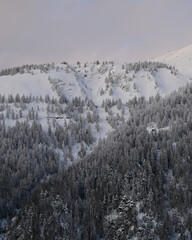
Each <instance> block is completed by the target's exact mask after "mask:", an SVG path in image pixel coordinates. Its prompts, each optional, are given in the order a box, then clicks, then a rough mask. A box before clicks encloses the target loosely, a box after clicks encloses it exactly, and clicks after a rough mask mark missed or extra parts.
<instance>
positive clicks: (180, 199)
mask: <svg viewBox="0 0 192 240" xmlns="http://www.w3.org/2000/svg"><path fill="white" fill-rule="evenodd" d="M191 101H192V85H188V86H187V87H186V88H185V89H182V90H180V91H179V92H178V93H174V94H171V96H170V97H167V98H164V99H163V98H161V97H156V98H153V99H151V102H150V103H147V102H146V101H145V100H144V99H143V98H140V99H138V101H134V100H133V101H130V111H131V117H130V119H129V120H128V122H127V123H126V124H124V125H122V126H121V128H119V129H118V130H117V131H115V132H114V133H113V134H111V135H110V136H109V137H108V138H107V139H106V140H104V141H102V142H100V143H99V145H98V147H97V148H96V149H95V150H94V151H93V152H92V154H91V155H90V156H88V157H86V158H85V159H84V160H82V161H81V162H79V163H78V164H75V165H73V166H72V167H70V168H68V169H67V170H64V171H61V172H60V173H59V174H58V175H56V176H53V177H52V178H50V180H49V181H48V182H47V183H44V184H41V185H40V186H39V187H38V188H37V189H36V190H35V191H34V192H33V194H32V196H31V198H30V199H29V201H28V203H27V204H26V205H25V206H24V207H23V208H22V209H21V211H20V212H19V213H18V214H17V217H16V218H14V219H13V220H12V221H11V222H10V224H9V231H8V233H7V239H8V240H13V239H28V238H31V237H32V238H34V239H45V240H48V239H70V240H77V239H84V240H88V239H90V240H94V239H98V240H99V239H105V240H117V239H118V240H125V239H130V240H134V239H146V240H148V239H151V240H153V239H158V240H168V239H172V240H178V239H187V240H190V239H191V236H192V221H191V219H192V212H191V206H192V195H191V192H192V181H191V180H192V178H191V171H192V164H191V159H192V151H191V144H192V142H191V141H192V138H191V136H192V120H191V119H192V116H191Z"/></svg>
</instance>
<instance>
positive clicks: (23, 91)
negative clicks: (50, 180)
mask: <svg viewBox="0 0 192 240" xmlns="http://www.w3.org/2000/svg"><path fill="white" fill-rule="evenodd" d="M189 49H191V48H190V47H189ZM180 52H181V54H180V55H179V54H177V53H174V54H173V53H172V54H169V55H168V56H164V57H161V58H160V59H159V60H158V59H157V60H156V62H147V61H145V62H136V63H130V64H117V63H114V62H103V63H99V62H98V61H97V62H94V63H84V64H82V63H80V62H78V63H77V64H75V65H69V64H68V63H66V62H63V63H61V64H54V63H52V64H42V65H25V66H22V67H16V68H12V69H5V70H2V71H1V72H0V84H1V89H0V94H1V96H0V121H1V122H3V121H4V122H5V123H6V126H14V125H15V124H16V121H19V122H24V121H27V122H29V123H30V122H32V121H33V120H34V119H35V120H38V122H39V123H40V124H41V125H42V127H43V129H44V130H45V131H48V130H49V128H51V129H53V131H54V132H55V131H57V128H58V127H59V126H60V127H62V128H63V129H64V132H65V134H64V133H63V136H62V137H59V136H58V138H60V139H62V140H61V141H63V139H65V141H64V142H65V144H64V145H65V146H63V147H61V146H62V144H60V145H59V146H60V147H59V149H58V152H59V154H60V158H61V159H64V158H65V157H64V155H66V161H65V162H71V161H72V159H75V160H76V159H79V158H81V157H82V156H81V153H80V152H81V150H82V148H83V152H84V153H83V156H84V155H85V154H88V153H90V151H91V150H92V147H93V146H95V145H97V142H98V141H99V139H102V138H104V137H106V136H107V135H108V133H109V132H111V131H112V130H113V129H116V128H117V127H118V126H119V125H120V124H121V123H123V122H124V121H125V120H127V119H128V117H129V108H128V106H129V103H128V101H129V100H130V99H133V98H134V97H141V96H144V97H145V98H146V99H149V98H150V97H151V96H155V95H156V94H157V93H159V94H160V95H163V96H165V95H166V94H169V93H171V92H173V91H174V90H177V89H178V88H179V87H181V86H183V85H185V84H186V83H187V82H189V81H190V78H189V71H184V69H183V68H181V69H182V71H180V68H179V69H177V67H175V66H173V65H172V59H174V56H175V55H178V56H181V57H179V58H178V59H180V61H178V63H181V65H182V64H183V62H184V61H185V58H184V57H183V56H185V57H186V56H187V57H188V58H189V55H190V54H189V53H187V49H186V50H180V51H179V52H178V53H180ZM187 54H188V55H187ZM160 60H161V61H163V62H164V63H161V62H160ZM173 63H175V62H174V61H173ZM179 66H180V65H179ZM81 121H83V122H84V125H83V124H81V126H79V122H81ZM72 128H73V129H74V131H72ZM80 129H81V130H80ZM82 129H83V131H84V132H83V133H82ZM57 132H59V131H57ZM77 132H78V133H77ZM79 134H80V135H81V137H79ZM86 134H88V135H90V136H89V138H91V140H90V139H89V140H88V137H86ZM77 135H78V136H77ZM66 139H67V140H66ZM68 139H70V141H68ZM77 139H78V140H77ZM69 142H70V143H69ZM82 144H83V145H82ZM66 146H67V152H70V151H69V149H71V152H70V154H69V153H68V154H66ZM84 148H85V151H84Z"/></svg>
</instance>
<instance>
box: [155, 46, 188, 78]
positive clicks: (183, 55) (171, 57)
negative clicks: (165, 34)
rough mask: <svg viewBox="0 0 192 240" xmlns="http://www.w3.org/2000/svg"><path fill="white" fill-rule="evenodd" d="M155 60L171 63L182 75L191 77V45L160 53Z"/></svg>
mask: <svg viewBox="0 0 192 240" xmlns="http://www.w3.org/2000/svg"><path fill="white" fill-rule="evenodd" d="M155 61H160V62H164V63H167V64H171V65H173V66H175V67H176V68H177V69H178V70H179V71H180V72H182V73H183V74H184V75H186V76H187V77H190V78H192V45H189V46H187V47H185V48H182V49H180V50H177V51H173V52H169V53H167V54H165V55H162V56H160V57H158V58H156V59H155Z"/></svg>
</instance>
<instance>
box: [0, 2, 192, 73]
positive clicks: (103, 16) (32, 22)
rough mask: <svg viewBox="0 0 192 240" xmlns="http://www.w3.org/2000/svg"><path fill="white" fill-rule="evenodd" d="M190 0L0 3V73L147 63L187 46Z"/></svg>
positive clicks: (190, 38) (191, 36) (190, 26)
mask: <svg viewBox="0 0 192 240" xmlns="http://www.w3.org/2000/svg"><path fill="white" fill-rule="evenodd" d="M191 29H192V1H191V0H0V69H1V68H3V67H9V66H17V65H21V64H25V63H44V62H53V61H54V62H61V61H67V62H69V63H73V62H76V61H82V62H85V61H94V60H97V59H98V60H101V61H103V60H114V61H116V62H124V61H128V62H130V61H136V60H139V59H140V60H144V59H150V58H151V57H156V56H158V55H162V54H164V53H166V52H167V51H172V50H175V49H179V48H182V47H185V46H187V45H190V44H192V31H191Z"/></svg>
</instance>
